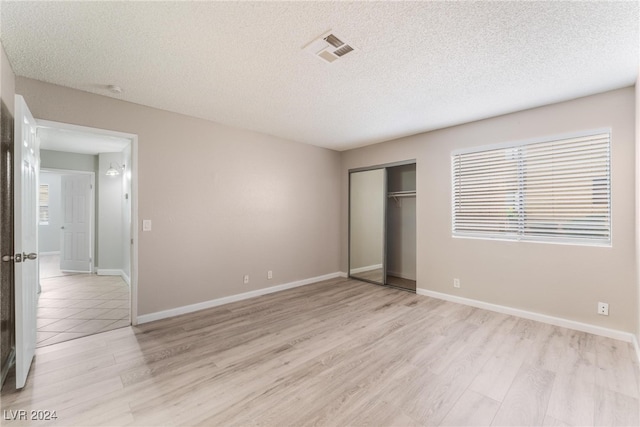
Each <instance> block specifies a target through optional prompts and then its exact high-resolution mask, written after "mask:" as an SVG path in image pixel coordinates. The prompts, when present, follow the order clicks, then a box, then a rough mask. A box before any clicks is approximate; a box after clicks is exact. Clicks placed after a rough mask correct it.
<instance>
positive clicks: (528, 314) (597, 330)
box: [416, 288, 638, 351]
mask: <svg viewBox="0 0 640 427" xmlns="http://www.w3.org/2000/svg"><path fill="white" fill-rule="evenodd" d="M416 294H418V295H423V296H428V297H432V298H437V299H441V300H445V301H450V302H455V303H458V304H463V305H469V306H471V307H477V308H482V309H484V310H489V311H495V312H497V313H503V314H509V315H511V316H516V317H522V318H524V319H529V320H535V321H537V322H542V323H548V324H550V325H555V326H561V327H563V328H568V329H574V330H576V331H581V332H587V333H590V334H594V335H600V336H603V337H607V338H613V339H616V340H620V341H626V342H630V343H634V340H635V336H634V335H633V334H632V333H631V332H625V331H619V330H617V329H609V328H603V327H602V326H595V325H590V324H588V323H582V322H576V321H575V320H569V319H563V318H561V317H554V316H549V315H546V314H541V313H535V312H533V311H527V310H520V309H518V308H512V307H507V306H504V305H498V304H491V303H488V302H484V301H478V300H475V299H471V298H464V297H459V296H455V295H450V294H444V293H440V292H435V291H430V290H428V289H424V288H417V289H416ZM634 345H635V346H636V351H638V346H637V344H635V343H634Z"/></svg>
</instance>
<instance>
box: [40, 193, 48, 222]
mask: <svg viewBox="0 0 640 427" xmlns="http://www.w3.org/2000/svg"><path fill="white" fill-rule="evenodd" d="M39 207H40V214H39V215H40V216H39V218H40V225H49V184H40V197H39Z"/></svg>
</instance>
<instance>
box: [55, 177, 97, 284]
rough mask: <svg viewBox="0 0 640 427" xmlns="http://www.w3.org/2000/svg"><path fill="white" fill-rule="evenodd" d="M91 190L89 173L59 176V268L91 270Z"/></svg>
mask: <svg viewBox="0 0 640 427" xmlns="http://www.w3.org/2000/svg"><path fill="white" fill-rule="evenodd" d="M91 191H92V184H91V175H85V174H77V175H63V176H62V232H61V236H62V237H61V242H60V270H61V271H68V272H82V273H91V271H92V268H91V245H92V242H91V227H92V224H91V203H92V200H91Z"/></svg>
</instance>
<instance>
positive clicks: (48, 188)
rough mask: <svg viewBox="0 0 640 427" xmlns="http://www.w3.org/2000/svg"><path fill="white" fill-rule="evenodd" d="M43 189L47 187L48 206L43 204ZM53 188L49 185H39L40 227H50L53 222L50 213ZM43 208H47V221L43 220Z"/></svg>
mask: <svg viewBox="0 0 640 427" xmlns="http://www.w3.org/2000/svg"><path fill="white" fill-rule="evenodd" d="M42 187H47V204H46V205H45V204H43V203H42ZM50 189H51V186H50V185H49V184H38V225H49V223H50V222H51V212H50V211H49V207H50V206H51V205H50V202H51V193H50ZM42 208H47V209H46V212H47V220H46V221H43V220H42V215H41V213H42Z"/></svg>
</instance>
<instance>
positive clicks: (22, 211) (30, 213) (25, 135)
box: [14, 95, 40, 388]
mask: <svg viewBox="0 0 640 427" xmlns="http://www.w3.org/2000/svg"><path fill="white" fill-rule="evenodd" d="M14 151H15V152H14V158H15V163H14V167H15V171H14V174H15V181H14V182H15V193H14V194H15V211H14V214H15V243H14V245H15V253H16V255H15V267H16V268H15V271H16V273H15V280H16V285H15V296H16V388H22V387H24V384H25V382H26V381H27V375H28V374H29V368H30V367H31V361H32V360H33V355H34V353H35V349H36V313H37V309H38V260H37V253H38V173H39V169H40V147H39V144H38V140H37V136H36V121H35V120H34V119H33V116H32V115H31V112H30V111H29V108H28V107H27V104H26V103H25V102H24V99H23V98H22V97H21V96H20V95H16V106H15V149H14Z"/></svg>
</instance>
